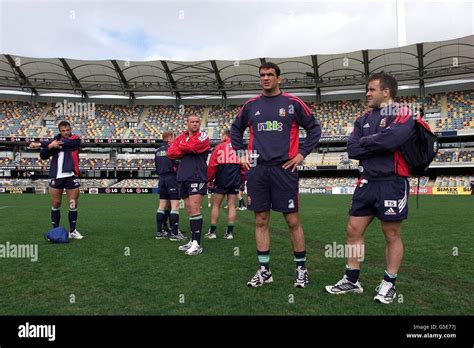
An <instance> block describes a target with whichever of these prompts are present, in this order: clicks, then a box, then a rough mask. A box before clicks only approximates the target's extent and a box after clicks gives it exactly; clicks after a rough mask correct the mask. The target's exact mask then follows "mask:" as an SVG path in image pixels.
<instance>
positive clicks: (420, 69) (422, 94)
mask: <svg viewBox="0 0 474 348" xmlns="http://www.w3.org/2000/svg"><path fill="white" fill-rule="evenodd" d="M416 52H417V56H418V79H419V81H418V83H419V85H420V97H422V98H424V97H425V77H424V71H425V63H424V59H423V44H422V43H419V44H416Z"/></svg>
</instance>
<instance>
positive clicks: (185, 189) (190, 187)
mask: <svg viewBox="0 0 474 348" xmlns="http://www.w3.org/2000/svg"><path fill="white" fill-rule="evenodd" d="M178 185H179V197H180V198H183V199H184V198H187V197H189V196H192V195H203V196H204V195H206V194H207V182H193V181H180V182H179V183H178Z"/></svg>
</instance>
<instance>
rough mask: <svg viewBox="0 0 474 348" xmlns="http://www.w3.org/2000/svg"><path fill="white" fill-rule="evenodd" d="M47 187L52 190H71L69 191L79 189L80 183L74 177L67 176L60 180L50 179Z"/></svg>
mask: <svg viewBox="0 0 474 348" xmlns="http://www.w3.org/2000/svg"><path fill="white" fill-rule="evenodd" d="M49 187H51V188H54V189H61V190H63V189H66V190H71V189H75V188H79V187H81V183H80V181H79V178H78V177H77V176H75V175H74V176H69V177H67V178H60V179H55V178H50V179H49Z"/></svg>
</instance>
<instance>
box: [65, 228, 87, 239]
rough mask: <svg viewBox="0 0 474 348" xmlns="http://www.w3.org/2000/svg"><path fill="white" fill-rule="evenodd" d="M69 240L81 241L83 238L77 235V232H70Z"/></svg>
mask: <svg viewBox="0 0 474 348" xmlns="http://www.w3.org/2000/svg"><path fill="white" fill-rule="evenodd" d="M69 238H70V239H82V238H84V236H83V235H82V234H80V233H79V231H78V230H74V231H72V232H69Z"/></svg>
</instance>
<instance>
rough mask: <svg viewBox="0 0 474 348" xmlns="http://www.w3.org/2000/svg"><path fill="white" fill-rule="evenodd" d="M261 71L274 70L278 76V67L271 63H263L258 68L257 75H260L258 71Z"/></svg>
mask: <svg viewBox="0 0 474 348" xmlns="http://www.w3.org/2000/svg"><path fill="white" fill-rule="evenodd" d="M262 69H275V72H276V74H277V76H280V67H279V66H278V65H276V64H275V63H272V62H265V63H263V64H262V65H260V68H258V73H259V74H260V70H262Z"/></svg>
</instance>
